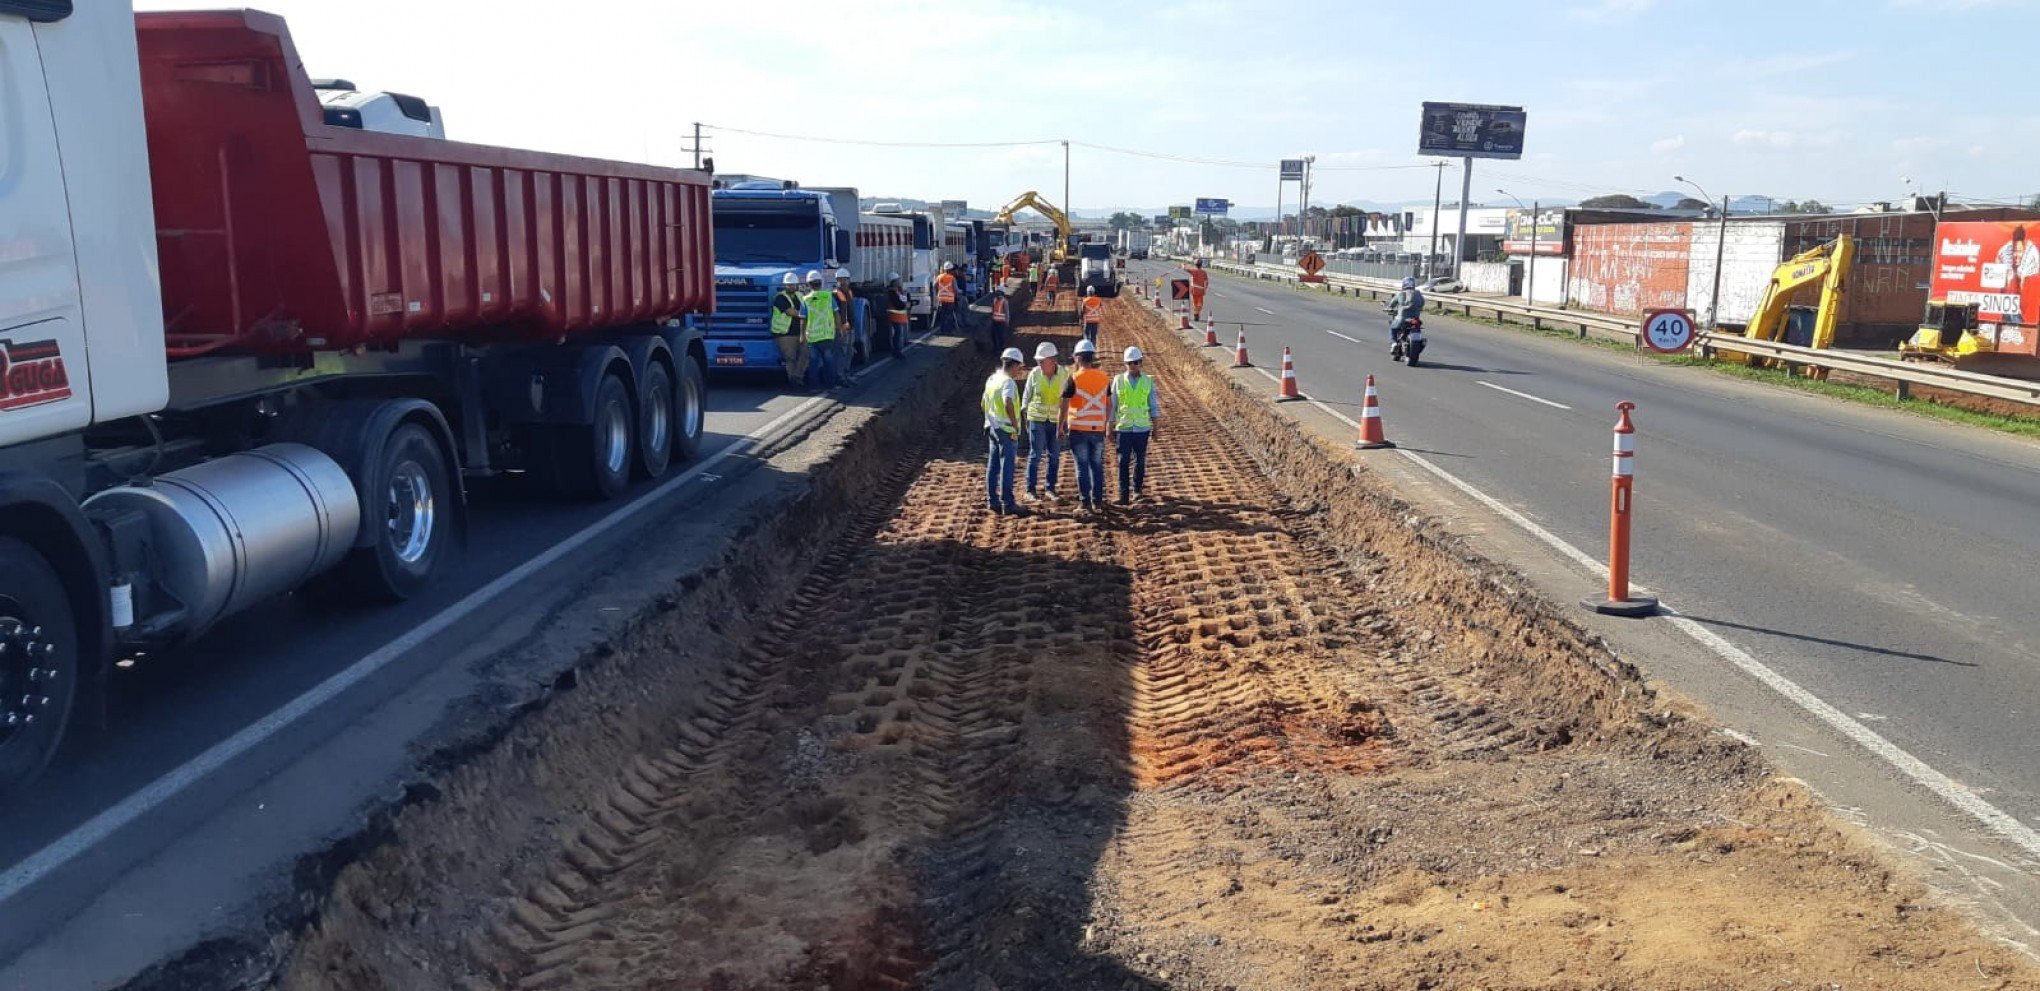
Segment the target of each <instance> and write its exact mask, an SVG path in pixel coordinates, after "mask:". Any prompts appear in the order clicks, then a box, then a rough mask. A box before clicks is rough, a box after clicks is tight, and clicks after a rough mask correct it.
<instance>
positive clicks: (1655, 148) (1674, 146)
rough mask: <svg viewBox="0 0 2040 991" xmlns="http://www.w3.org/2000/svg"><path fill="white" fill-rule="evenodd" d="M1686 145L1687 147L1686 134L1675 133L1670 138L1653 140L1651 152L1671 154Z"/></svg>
mask: <svg viewBox="0 0 2040 991" xmlns="http://www.w3.org/2000/svg"><path fill="white" fill-rule="evenodd" d="M1684 147H1686V136H1685V135H1683V134H1674V135H1672V136H1671V137H1669V138H1659V139H1657V140H1656V141H1653V142H1651V143H1650V153H1651V154H1653V155H1669V154H1671V153H1672V152H1675V151H1678V150H1679V149H1681V148H1684Z"/></svg>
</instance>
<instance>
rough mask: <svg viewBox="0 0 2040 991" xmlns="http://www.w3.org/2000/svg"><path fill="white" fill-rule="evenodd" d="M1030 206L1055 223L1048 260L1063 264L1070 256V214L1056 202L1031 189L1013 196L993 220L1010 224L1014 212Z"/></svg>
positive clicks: (993, 221) (996, 222)
mask: <svg viewBox="0 0 2040 991" xmlns="http://www.w3.org/2000/svg"><path fill="white" fill-rule="evenodd" d="M1029 207H1032V208H1033V209H1034V212H1036V213H1039V214H1041V215H1042V216H1044V217H1047V218H1048V222H1049V223H1051V224H1054V225H1055V246H1054V247H1053V248H1050V249H1049V256H1048V260H1049V261H1051V262H1054V263H1056V264H1061V263H1062V262H1064V261H1065V260H1067V259H1068V258H1069V247H1068V245H1069V243H1070V218H1069V215H1068V214H1065V213H1063V212H1062V211H1061V210H1058V209H1056V208H1055V204H1053V203H1050V202H1049V201H1047V200H1045V199H1042V198H1041V194H1040V193H1037V192H1035V191H1034V190H1032V189H1030V190H1028V191H1026V192H1024V193H1021V194H1020V195H1018V196H1015V197H1013V202H1011V203H1008V204H1006V205H1005V206H1003V207H1000V208H999V213H998V215H997V216H995V217H993V218H992V221H991V222H992V223H994V224H1010V223H1012V222H1013V215H1014V214H1016V213H1019V212H1020V211H1022V210H1025V209H1027V208H1029Z"/></svg>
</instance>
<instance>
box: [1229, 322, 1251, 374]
mask: <svg viewBox="0 0 2040 991" xmlns="http://www.w3.org/2000/svg"><path fill="white" fill-rule="evenodd" d="M1232 366H1233V367H1234V368H1252V367H1254V363H1253V362H1251V361H1249V360H1247V328H1245V327H1241V328H1240V336H1239V337H1238V339H1236V340H1235V341H1234V342H1233V352H1232Z"/></svg>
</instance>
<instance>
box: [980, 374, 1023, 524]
mask: <svg viewBox="0 0 2040 991" xmlns="http://www.w3.org/2000/svg"><path fill="white" fill-rule="evenodd" d="M1026 377H1027V358H1026V356H1025V355H1022V354H1021V353H1020V349H1019V348H1007V349H1006V350H1005V352H1004V353H1003V354H1001V355H999V369H998V370H997V371H995V372H993V373H992V374H991V377H990V378H987V379H985V391H984V396H983V398H982V399H981V400H979V403H978V406H979V408H980V409H981V410H982V411H983V412H984V415H985V441H986V445H987V451H986V455H985V502H986V504H987V506H988V507H989V508H990V509H991V511H992V512H994V513H1000V514H1003V515H1007V516H1026V515H1027V511H1026V510H1025V509H1022V508H1020V505H1019V503H1016V502H1014V501H1013V467H1014V465H1013V462H1014V459H1015V458H1016V457H1017V456H1018V454H1019V430H1020V385H1019V380H1020V379H1023V378H1026Z"/></svg>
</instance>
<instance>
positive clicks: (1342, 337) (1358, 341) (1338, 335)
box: [1325, 330, 1367, 344]
mask: <svg viewBox="0 0 2040 991" xmlns="http://www.w3.org/2000/svg"><path fill="white" fill-rule="evenodd" d="M1325 333H1327V334H1330V335H1332V336H1333V337H1336V338H1338V339H1339V340H1342V341H1352V342H1353V343H1355V344H1365V343H1367V342H1366V341H1363V340H1361V339H1359V338H1357V337H1347V336H1346V335H1344V334H1341V333H1339V332H1338V331H1336V330H1327V331H1325Z"/></svg>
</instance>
